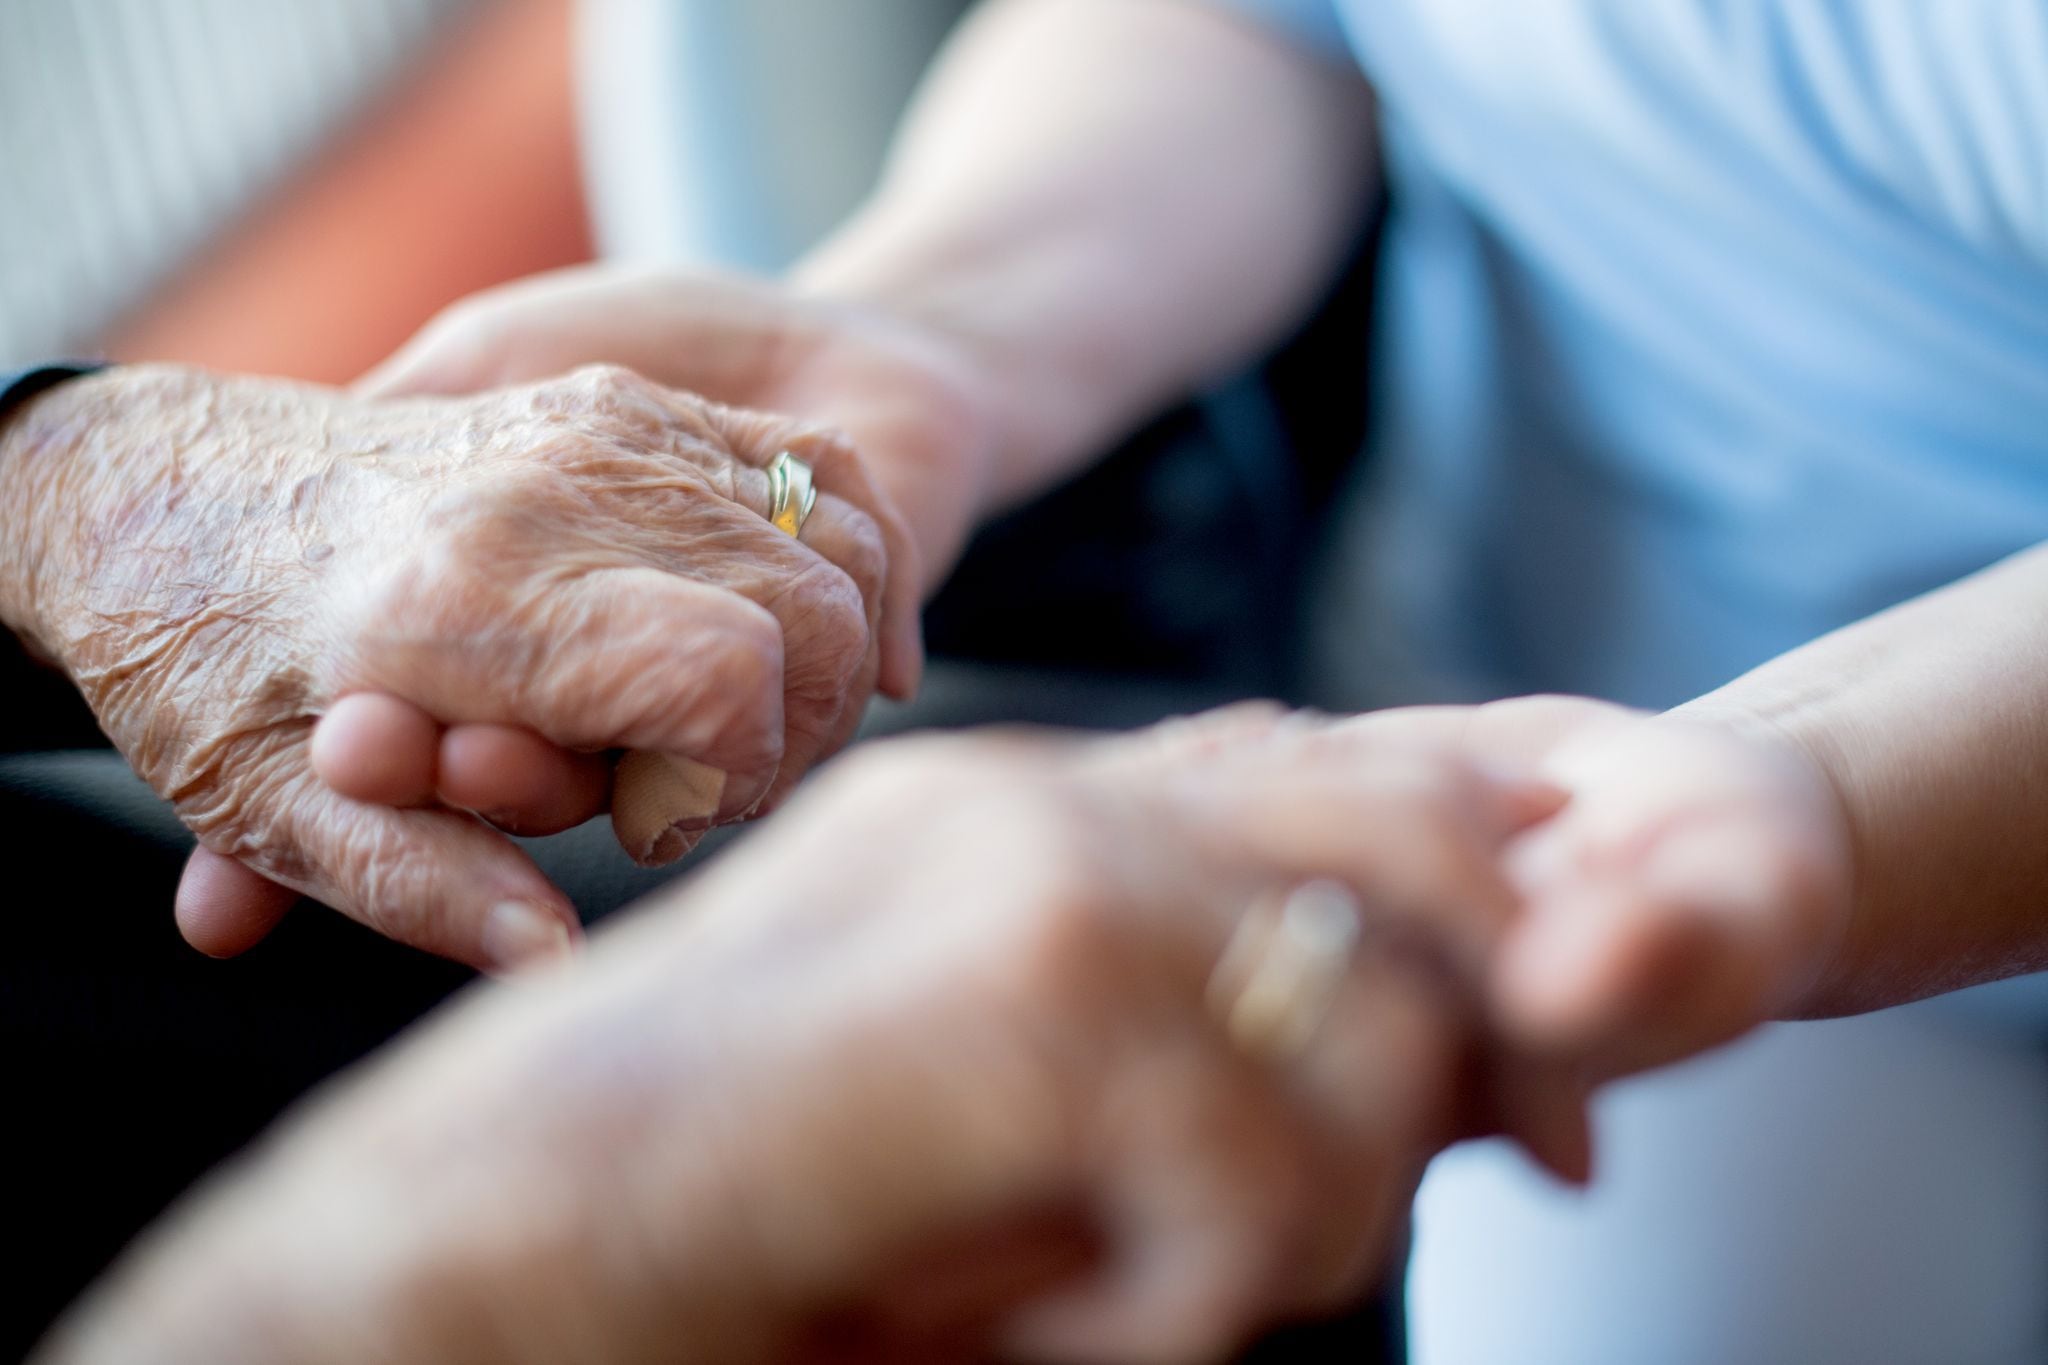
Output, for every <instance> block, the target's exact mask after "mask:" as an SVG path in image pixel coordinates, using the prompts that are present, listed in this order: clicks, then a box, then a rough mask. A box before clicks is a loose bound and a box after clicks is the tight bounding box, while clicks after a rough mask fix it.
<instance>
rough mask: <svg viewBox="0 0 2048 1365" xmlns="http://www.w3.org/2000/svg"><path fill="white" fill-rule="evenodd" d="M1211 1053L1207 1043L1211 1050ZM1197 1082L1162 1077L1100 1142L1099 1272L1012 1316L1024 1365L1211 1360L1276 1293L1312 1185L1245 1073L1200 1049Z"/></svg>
mask: <svg viewBox="0 0 2048 1365" xmlns="http://www.w3.org/2000/svg"><path fill="white" fill-rule="evenodd" d="M1211 1046H1212V1047H1213V1046H1214V1044H1213V1043H1212V1044H1211ZM1189 1060H1190V1062H1191V1063H1192V1064H1193V1065H1194V1066H1198V1067H1199V1068H1201V1069H1202V1071H1203V1072H1204V1073H1205V1074H1204V1075H1203V1076H1202V1077H1201V1078H1200V1079H1195V1078H1193V1077H1176V1078H1173V1079H1171V1080H1161V1079H1160V1078H1159V1076H1158V1074H1157V1069H1156V1067H1155V1071H1154V1074H1153V1075H1151V1076H1148V1077H1147V1078H1146V1079H1147V1081H1148V1086H1147V1088H1146V1089H1145V1090H1144V1094H1143V1097H1142V1102H1140V1101H1139V1097H1136V1096H1133V1097H1132V1103H1131V1104H1130V1105H1128V1106H1127V1107H1125V1108H1124V1109H1122V1110H1120V1111H1119V1113H1118V1116H1117V1117H1118V1118H1119V1120H1120V1123H1119V1126H1118V1128H1117V1129H1116V1130H1113V1131H1112V1132H1111V1133H1109V1134H1107V1135H1106V1141H1107V1143H1108V1144H1109V1146H1110V1148H1111V1150H1110V1152H1109V1153H1108V1155H1107V1159H1108V1160H1109V1161H1110V1163H1111V1170H1110V1173H1109V1176H1108V1190H1107V1193H1106V1195H1105V1197H1104V1205H1103V1207H1102V1208H1101V1209H1100V1210H1099V1211H1098V1213H1099V1217H1100V1218H1101V1221H1102V1223H1103V1233H1104V1239H1105V1242H1106V1248H1105V1256H1104V1260H1103V1263H1102V1265H1101V1267H1100V1268H1099V1269H1098V1270H1097V1271H1096V1272H1095V1273H1094V1274H1091V1275H1090V1276H1089V1277H1088V1278H1086V1279H1084V1280H1082V1281H1080V1282H1078V1283H1076V1284H1075V1285H1073V1286H1072V1287H1070V1288H1068V1289H1065V1290H1062V1291H1059V1292H1057V1293H1054V1294H1052V1295H1049V1296H1047V1297H1045V1298H1043V1299H1041V1300H1039V1301H1038V1302H1036V1303H1034V1304H1032V1305H1030V1306H1028V1307H1026V1308H1024V1309H1023V1310H1021V1311H1020V1312H1018V1313H1016V1314H1014V1315H1013V1316H1012V1317H1011V1318H1010V1319H1009V1320H1008V1321H1007V1322H1006V1323H1005V1324H1004V1325H1003V1327H1002V1329H1001V1332H1000V1342H1001V1344H1002V1346H1003V1347H1004V1349H1005V1351H1006V1352H1008V1353H1011V1354H1015V1355H1017V1356H1019V1357H1021V1358H1024V1359H1028V1360H1048V1361H1050V1360H1090V1361H1104V1362H1123V1361H1133V1362H1135V1361H1146V1362H1151V1361H1158V1362H1174V1361H1188V1362H1194V1361H1204V1360H1214V1359H1218V1358H1220V1357H1221V1356H1223V1355H1224V1353H1225V1352H1227V1351H1228V1349H1229V1348H1230V1347H1232V1346H1234V1345H1235V1344H1237V1343H1238V1342H1240V1341H1242V1340H1243V1339H1245V1338H1246V1337H1247V1336H1248V1335H1250V1333H1251V1332H1252V1331H1253V1330H1254V1329H1255V1328H1256V1327H1258V1326H1259V1325H1260V1324H1262V1323H1263V1322H1265V1321H1266V1320H1268V1319H1269V1318H1271V1317H1272V1316H1273V1315H1274V1314H1275V1312H1276V1310H1277V1309H1278V1307H1279V1305H1280V1304H1281V1303H1282V1302H1283V1301H1284V1299H1285V1298H1286V1297H1287V1294H1288V1291H1287V1289H1286V1288H1285V1280H1286V1278H1287V1277H1286V1271H1287V1270H1288V1269H1289V1268H1290V1267H1291V1266H1293V1265H1294V1264H1295V1262H1296V1258H1297V1256H1298V1255H1299V1252H1300V1250H1301V1228H1300V1220H1301V1216H1302V1210H1303V1209H1304V1208H1305V1207H1306V1206H1307V1204H1308V1202H1309V1201H1310V1191H1309V1188H1308V1185H1309V1181H1310V1179H1311V1175H1310V1173H1309V1171H1308V1169H1307V1165H1306V1162H1305V1161H1304V1159H1303V1156H1304V1153H1303V1147H1302V1141H1301V1134H1300V1132H1299V1130H1298V1129H1297V1128H1296V1127H1295V1126H1294V1125H1293V1124H1291V1123H1290V1122H1288V1121H1286V1120H1285V1119H1284V1118H1283V1117H1282V1113H1283V1111H1284V1101H1282V1100H1281V1099H1280V1097H1279V1096H1278V1095H1277V1094H1276V1092H1275V1090H1274V1088H1273V1086H1272V1085H1271V1083H1270V1081H1269V1079H1268V1078H1267V1077H1266V1076H1265V1075H1264V1074H1263V1073H1262V1072H1261V1071H1260V1070H1259V1069H1258V1068H1256V1067H1253V1066H1251V1065H1250V1064H1248V1063H1240V1062H1238V1061H1237V1059H1234V1058H1231V1057H1224V1058H1222V1059H1221V1060H1222V1061H1223V1062H1224V1065H1222V1066H1218V1065H1217V1061H1218V1059H1217V1058H1216V1057H1215V1056H1214V1055H1213V1053H1209V1052H1206V1051H1205V1054H1204V1055H1203V1056H1201V1057H1200V1058H1199V1059H1196V1058H1190V1059H1189Z"/></svg>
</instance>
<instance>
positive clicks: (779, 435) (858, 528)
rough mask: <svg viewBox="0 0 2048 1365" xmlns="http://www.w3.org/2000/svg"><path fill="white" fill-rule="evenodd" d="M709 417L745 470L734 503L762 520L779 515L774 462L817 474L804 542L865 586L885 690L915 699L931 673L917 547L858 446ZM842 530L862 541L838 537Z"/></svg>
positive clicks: (751, 416)
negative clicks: (771, 495) (772, 484)
mask: <svg viewBox="0 0 2048 1365" xmlns="http://www.w3.org/2000/svg"><path fill="white" fill-rule="evenodd" d="M690 401H692V405H694V403H696V399H690ZM692 411H696V409H692ZM702 417H705V420H709V422H711V428H713V432H715V434H717V436H719V438H721V440H723V444H725V446H727V448H729V450H731V452H733V456H735V458H737V460H739V463H741V467H743V469H741V471H735V481H733V495H735V499H739V501H741V503H743V505H748V508H750V510H752V512H756V514H758V516H762V518H768V516H770V512H772V508H770V505H768V477H766V469H768V465H770V463H774V458H776V456H778V454H782V452H788V454H793V456H797V458H799V460H803V463H805V465H809V467H811V479H813V483H815V487H817V493H819V497H817V510H813V514H811V518H809V520H807V522H805V524H803V532H801V540H803V542H805V544H809V546H811V548H815V551H817V553H819V555H825V559H829V561H834V563H836V565H840V569H844V571H846V575H848V577H852V579H854V581H856V583H858V585H860V593H862V600H864V602H866V604H868V608H870V614H868V626H870V630H872V632H874V645H877V653H879V677H881V679H883V686H885V688H887V690H889V694H891V696H897V698H907V696H911V694H915V690H918V681H920V677H922V673H924V634H922V620H920V600H918V589H920V583H922V581H924V579H922V569H920V565H918V548H915V542H913V540H911V536H909V528H907V524H905V522H903V518H901V514H899V512H897V510H895V503H893V501H891V499H889V497H887V495H885V493H883V491H881V489H879V487H877V483H874V481H872V479H870V477H868V471H866V467H864V465H862V460H860V454H858V452H856V450H854V446H852V442H850V440H848V438H846V436H844V434H842V432H836V430H831V428H823V426H813V424H803V422H795V420H788V417H780V415H772V413H760V411H748V409H741V407H723V405H711V407H709V409H702ZM827 503H838V512H836V514H834V516H829V518H825V516H821V514H825V510H827ZM842 526H844V528H852V530H854V532H856V534H846V532H840V530H836V528H842Z"/></svg>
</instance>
